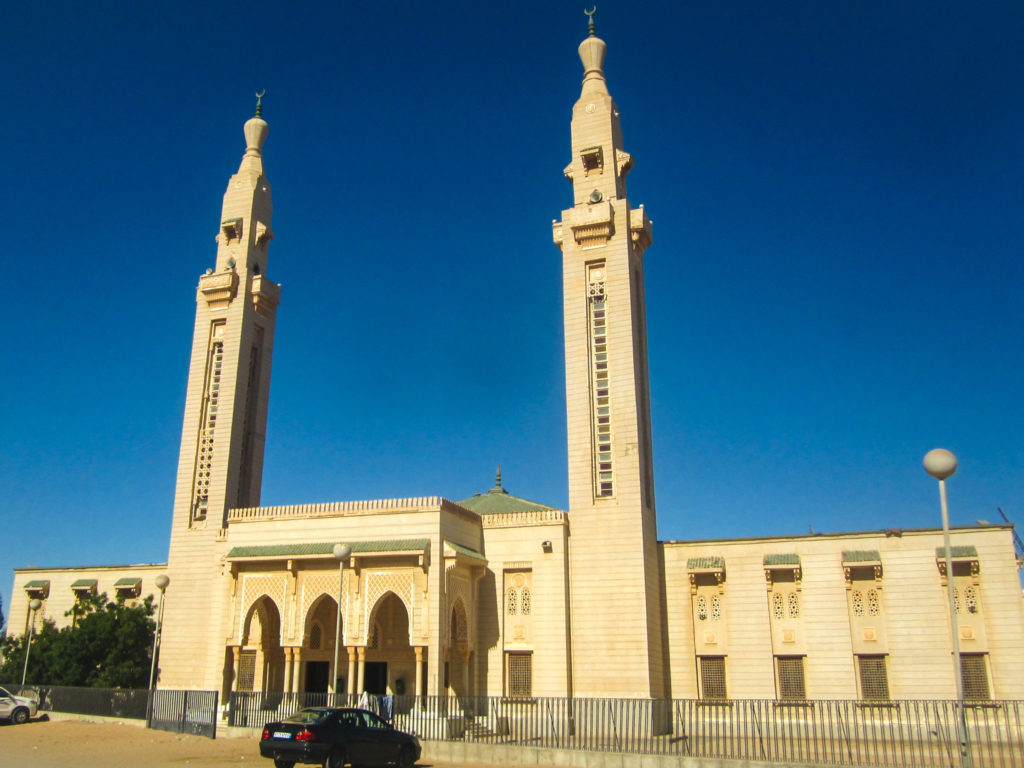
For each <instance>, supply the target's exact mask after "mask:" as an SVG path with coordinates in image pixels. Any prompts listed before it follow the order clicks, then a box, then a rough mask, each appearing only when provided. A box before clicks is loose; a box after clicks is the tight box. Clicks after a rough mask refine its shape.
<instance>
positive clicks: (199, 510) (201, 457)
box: [192, 323, 224, 521]
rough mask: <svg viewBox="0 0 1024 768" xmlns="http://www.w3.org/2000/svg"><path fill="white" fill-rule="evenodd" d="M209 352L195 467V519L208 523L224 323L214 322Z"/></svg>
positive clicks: (193, 502) (193, 504)
mask: <svg viewBox="0 0 1024 768" xmlns="http://www.w3.org/2000/svg"><path fill="white" fill-rule="evenodd" d="M210 336H211V341H210V352H209V355H208V356H207V360H206V379H205V381H204V383H203V402H202V407H201V411H200V418H199V440H198V444H197V446H196V448H197V450H196V465H195V472H194V474H193V477H194V481H193V491H192V520H193V521H198V520H205V519H206V512H207V508H208V507H209V503H210V474H211V471H212V468H213V440H214V433H215V431H216V428H217V408H218V406H219V403H220V381H221V368H222V367H223V365H224V342H223V341H222V339H223V337H224V323H214V324H213V326H212V327H211V329H210Z"/></svg>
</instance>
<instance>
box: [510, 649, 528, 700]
mask: <svg viewBox="0 0 1024 768" xmlns="http://www.w3.org/2000/svg"><path fill="white" fill-rule="evenodd" d="M505 659H506V681H505V682H506V695H508V696H513V697H517V698H529V697H531V696H533V653H522V652H513V651H509V652H507V653H506V654H505Z"/></svg>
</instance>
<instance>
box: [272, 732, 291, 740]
mask: <svg viewBox="0 0 1024 768" xmlns="http://www.w3.org/2000/svg"><path fill="white" fill-rule="evenodd" d="M291 737H292V735H291V734H290V733H288V731H274V738H275V739H290V738H291Z"/></svg>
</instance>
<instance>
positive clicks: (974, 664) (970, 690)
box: [960, 653, 992, 701]
mask: <svg viewBox="0 0 1024 768" xmlns="http://www.w3.org/2000/svg"><path fill="white" fill-rule="evenodd" d="M986 655H987V654H984V653H961V654H960V679H961V680H962V681H963V686H964V698H965V699H967V700H968V701H989V700H990V699H991V698H992V694H991V693H990V692H989V689H988V669H987V665H986V663H985V656H986Z"/></svg>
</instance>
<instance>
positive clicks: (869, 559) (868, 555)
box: [843, 549, 882, 563]
mask: <svg viewBox="0 0 1024 768" xmlns="http://www.w3.org/2000/svg"><path fill="white" fill-rule="evenodd" d="M881 560H882V556H881V555H880V554H878V550H877V549H844V550H843V562H844V563H877V562H880V561H881Z"/></svg>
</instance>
